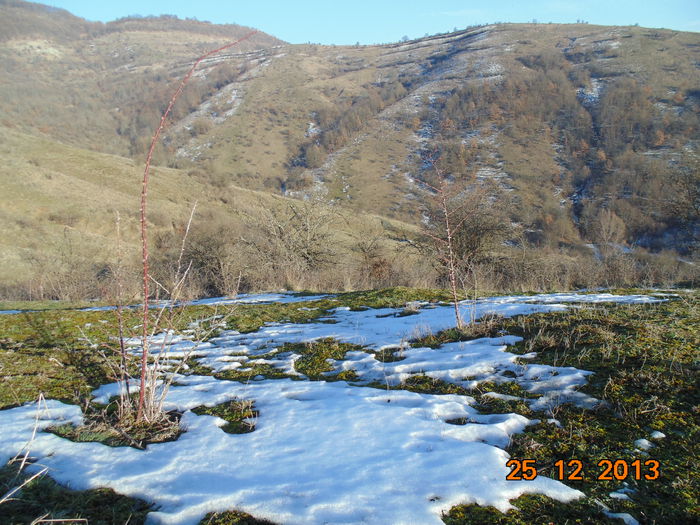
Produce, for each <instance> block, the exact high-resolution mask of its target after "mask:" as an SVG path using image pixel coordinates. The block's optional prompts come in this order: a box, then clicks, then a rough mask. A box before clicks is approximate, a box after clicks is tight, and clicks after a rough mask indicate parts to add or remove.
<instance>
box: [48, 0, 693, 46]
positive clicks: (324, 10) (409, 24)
mask: <svg viewBox="0 0 700 525" xmlns="http://www.w3.org/2000/svg"><path fill="white" fill-rule="evenodd" d="M44 3H47V4H49V5H53V6H55V7H61V8H63V9H67V10H68V11H70V12H71V13H73V14H75V15H78V16H81V17H83V18H87V19H88V20H101V21H103V22H107V21H110V20H114V19H115V18H120V17H123V16H128V15H133V14H139V15H160V14H173V15H178V16H179V17H180V18H186V17H194V18H197V19H199V20H208V21H211V22H215V23H236V24H242V25H247V26H251V27H255V28H258V29H261V30H263V31H265V32H266V33H270V34H272V35H274V36H276V37H278V38H281V39H282V40H286V41H288V42H291V43H304V42H317V43H321V44H354V43H356V42H360V43H361V44H375V43H383V42H395V41H397V40H399V39H401V38H402V37H403V36H404V35H405V36H408V37H410V38H417V37H421V36H423V35H425V34H426V33H428V34H433V33H439V32H445V31H452V30H453V29H454V28H464V27H466V26H468V25H472V24H483V23H492V22H496V21H500V22H531V21H532V20H533V19H537V20H538V21H539V22H555V23H571V22H576V21H577V20H586V21H587V22H589V23H591V24H604V25H631V24H635V23H638V24H639V25H641V26H645V27H664V28H669V29H676V30H680V31H696V32H697V31H700V1H698V0H664V1H658V0H655V1H644V0H636V1H634V0H580V1H573V0H532V1H524V0H520V1H518V0H515V1H513V0H491V1H483V0H478V1H477V0H473V1H469V0H468V1H464V0H462V1H457V0H433V1H432V2H430V1H412V0H404V1H389V0H350V1H344V2H337V1H333V0H287V1H284V0H273V1H265V0H258V1H255V0H248V1H245V2H243V1H239V0H198V1H196V2H192V1H191V0H167V1H166V0H141V1H138V0H121V1H120V2H95V1H94V0H44Z"/></svg>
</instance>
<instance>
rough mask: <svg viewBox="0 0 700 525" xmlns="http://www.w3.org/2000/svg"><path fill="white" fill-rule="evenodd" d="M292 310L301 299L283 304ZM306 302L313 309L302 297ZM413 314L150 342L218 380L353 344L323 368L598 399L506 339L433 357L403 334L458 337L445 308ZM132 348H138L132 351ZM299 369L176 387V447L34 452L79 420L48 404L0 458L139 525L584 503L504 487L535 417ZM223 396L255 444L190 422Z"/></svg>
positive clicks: (60, 444)
mask: <svg viewBox="0 0 700 525" xmlns="http://www.w3.org/2000/svg"><path fill="white" fill-rule="evenodd" d="M257 297H258V298H259V297H260V296H257ZM287 298H289V299H290V300H292V299H296V297H294V298H291V297H288V296H286V295H283V296H282V297H278V299H283V300H284V299H287ZM248 299H250V300H251V301H254V299H255V297H248ZM269 299H270V297H267V299H266V300H269ZM304 299H307V300H308V299H309V298H308V297H307V298H300V299H299V300H304ZM661 300H662V299H655V298H652V297H648V296H641V295H636V296H617V295H611V294H606V293H600V294H591V295H587V294H577V293H568V294H541V295H533V296H505V297H493V298H486V299H480V300H477V301H465V302H463V303H461V304H460V307H461V309H462V313H463V315H464V316H465V318H474V319H479V318H480V317H481V316H483V315H485V314H487V313H490V312H494V313H499V314H501V315H506V316H511V315H521V314H530V313H535V312H549V311H559V310H564V309H566V308H569V307H571V306H572V305H573V304H576V303H591V304H592V303H598V302H621V303H622V302H624V303H649V302H658V301H661ZM210 301H211V300H210ZM207 304H211V303H207ZM412 306H413V309H414V310H416V309H417V312H416V313H414V314H412V315H403V314H404V313H405V312H404V311H403V310H402V309H392V308H384V309H368V310H363V311H351V310H349V309H348V308H336V309H335V310H334V311H333V312H332V313H331V314H330V315H329V316H328V317H327V318H325V319H322V320H320V321H321V322H316V323H306V324H293V323H270V324H268V325H266V326H264V327H262V328H261V329H260V330H258V331H257V332H253V333H249V334H240V333H238V332H235V331H227V332H224V333H222V334H221V335H220V336H219V337H217V338H214V339H212V340H210V341H207V342H204V343H198V342H196V341H192V340H191V339H188V337H187V336H179V335H175V334H160V335H158V336H156V337H155V338H154V341H153V342H154V345H155V343H160V344H161V345H163V344H164V345H165V350H166V353H167V357H176V356H182V355H185V354H187V353H189V352H192V353H193V355H194V356H196V358H197V359H198V360H199V361H200V363H201V364H205V365H207V366H211V367H212V368H215V369H218V370H221V369H226V367H233V368H238V369H245V368H246V367H249V366H250V364H251V363H252V362H254V361H255V360H256V359H257V360H260V359H261V357H260V356H261V355H262V354H268V353H271V351H272V350H277V349H279V347H280V346H282V345H283V343H285V342H304V341H313V340H316V339H320V338H325V337H333V338H335V339H338V340H340V341H346V342H353V343H357V344H361V345H363V347H364V350H366V351H352V352H349V353H348V355H347V358H346V359H345V360H343V361H339V362H332V364H333V367H334V369H335V370H336V371H340V370H342V369H350V368H352V369H353V370H355V371H356V373H357V374H358V376H359V378H360V380H361V381H379V382H380V383H382V384H387V385H389V384H398V383H399V382H400V381H402V380H403V379H405V378H407V377H408V376H409V375H414V374H422V373H424V374H426V375H428V376H431V377H437V378H441V379H444V380H446V381H452V382H456V383H461V384H465V385H470V384H477V383H478V382H479V381H482V380H493V381H496V382H503V381H510V380H512V381H516V382H518V383H519V384H520V385H522V386H523V387H524V388H525V389H526V390H527V391H528V392H530V393H532V394H535V395H537V396H539V397H533V398H532V399H530V398H528V399H524V401H526V402H529V403H531V406H533V408H542V409H547V408H551V407H552V406H554V405H555V404H556V403H560V402H562V401H563V400H568V401H574V402H577V403H579V404H583V405H585V406H590V403H593V402H595V401H596V400H594V399H593V398H589V397H587V396H585V395H584V394H581V393H580V392H578V391H577V390H576V388H577V387H578V386H580V385H582V384H584V383H585V381H586V376H587V375H588V374H590V372H586V371H582V370H577V369H575V368H572V367H551V366H546V365H540V364H534V363H533V364H529V363H527V362H525V363H524V364H520V363H516V362H515V359H516V356H515V354H511V353H509V352H507V351H506V350H507V348H508V345H510V344H513V343H515V342H517V341H518V338H517V337H515V336H510V335H503V336H501V337H496V338H482V339H478V340H474V341H468V342H463V343H449V344H445V345H443V346H442V347H440V348H438V349H429V348H411V347H409V346H408V345H407V344H406V342H407V340H408V339H410V338H415V337H417V336H420V335H423V334H426V333H429V332H436V331H438V330H442V329H444V328H449V327H451V326H453V325H454V317H453V312H452V309H451V307H450V306H448V305H430V304H425V303H419V304H414V305H412ZM129 342H130V344H131V348H132V349H133V350H136V351H137V350H138V347H137V345H138V341H137V340H134V341H129ZM380 349H385V351H387V350H390V351H392V352H393V353H394V355H395V357H396V358H399V359H400V360H398V361H394V362H388V363H385V362H380V361H377V360H376V359H375V357H374V351H376V350H380ZM154 351H155V350H154ZM298 357H299V356H298V355H297V354H295V353H294V352H283V353H280V352H279V351H278V350H277V353H272V357H270V356H269V355H268V356H265V361H264V362H268V363H271V364H273V365H274V366H276V367H279V368H282V369H283V370H285V371H287V372H288V373H295V374H296V375H297V376H299V379H302V380H301V381H300V380H291V379H280V380H267V379H263V378H261V377H260V376H256V377H254V378H252V380H251V381H249V382H248V383H240V382H233V381H225V380H219V379H216V378H213V377H209V376H177V377H176V378H175V379H176V382H175V383H174V384H173V386H172V387H171V388H170V390H169V392H168V395H167V397H166V407H165V408H166V409H178V410H181V411H185V413H184V415H183V418H182V425H183V427H184V428H185V429H186V432H184V433H183V434H182V435H181V436H180V438H179V439H178V440H177V441H174V442H168V443H160V444H153V445H149V446H148V447H147V449H146V450H137V449H134V448H129V447H119V448H113V447H108V446H105V445H102V444H99V443H74V442H71V441H68V440H66V439H63V438H60V437H58V436H56V435H53V434H50V433H46V432H37V434H36V436H35V438H34V439H33V440H32V433H33V430H34V429H35V427H36V428H37V429H38V430H42V429H45V428H46V427H48V426H51V425H56V424H60V423H63V422H72V423H73V424H79V423H80V421H81V420H82V414H81V411H80V409H79V408H78V407H76V406H69V405H65V404H63V403H60V402H58V401H48V402H46V404H45V406H44V405H42V407H45V408H41V409H40V410H38V409H37V408H36V407H35V406H33V405H24V406H21V407H17V408H13V409H9V410H4V411H0V429H2V430H0V461H2V462H6V461H7V460H8V459H10V458H11V457H13V456H14V455H15V454H17V453H18V452H19V451H20V450H23V449H27V448H29V450H30V452H31V455H32V456H33V457H36V458H38V462H37V463H36V464H34V465H32V466H31V467H30V469H32V470H38V469H40V468H43V467H48V468H49V472H50V473H51V476H52V477H53V478H55V479H56V480H57V481H59V482H60V483H64V484H69V485H70V486H71V487H73V488H75V489H87V488H93V487H102V486H107V487H111V488H113V489H114V490H116V491H117V492H120V493H123V494H127V495H131V496H137V497H141V498H144V499H146V500H147V501H151V502H154V503H155V504H156V505H157V506H158V510H157V511H154V512H152V513H150V514H149V522H150V523H163V524H194V523H197V522H198V521H199V520H200V519H201V518H202V517H203V516H204V515H205V514H206V513H207V512H211V511H223V510H227V509H239V510H242V511H245V512H248V513H250V514H252V515H254V516H255V517H257V518H264V519H269V520H273V521H275V522H281V523H288V524H296V523H299V524H302V523H309V524H316V523H376V524H383V523H421V524H431V523H434V524H436V525H437V524H440V523H441V518H440V517H441V514H442V512H445V511H447V510H449V509H450V508H451V507H452V506H454V505H456V504H460V503H472V502H473V503H478V504H480V505H492V506H494V507H496V508H498V509H500V510H501V511H505V510H507V509H509V508H511V504H510V503H509V500H512V499H514V498H517V497H518V496H519V495H521V494H524V493H540V494H545V495H548V496H550V497H552V498H554V499H556V500H559V501H564V502H566V501H571V500H573V499H576V498H578V497H581V496H582V495H583V494H582V493H581V492H579V491H577V490H575V489H572V488H570V487H568V486H566V485H565V484H563V483H561V482H559V481H556V480H554V479H551V478H548V477H546V476H540V477H538V478H537V479H535V480H533V481H506V480H505V477H506V474H507V473H508V470H509V469H508V468H507V467H506V461H507V460H508V458H509V456H508V454H507V453H506V452H505V451H504V450H503V449H504V448H505V447H506V446H507V444H508V442H509V440H510V438H511V436H512V435H513V434H514V433H517V432H521V431H522V430H523V429H524V428H525V427H526V426H527V425H528V424H530V423H533V422H535V421H529V420H528V419H527V418H525V417H523V416H521V415H518V414H512V413H511V414H483V413H480V412H479V411H478V410H476V409H475V408H474V407H473V404H474V399H473V398H472V397H470V396H461V395H428V394H418V393H413V392H408V391H404V390H389V389H377V388H363V387H361V386H356V385H352V384H349V383H346V382H344V381H337V382H325V381H307V380H303V379H304V377H303V376H302V375H301V374H299V373H298V372H295V371H294V366H293V364H294V360H295V359H297V358H298ZM520 357H521V358H525V359H527V358H531V357H534V354H528V355H525V356H520ZM506 371H508V372H509V373H508V374H507V375H504V372H506ZM513 376H515V377H513ZM118 388H119V387H118V385H104V386H102V387H100V388H99V389H98V390H97V391H95V395H96V396H97V397H98V399H99V400H100V401H103V402H104V401H106V400H107V399H109V397H110V396H111V395H115V394H116V393H118ZM492 395H493V397H496V398H499V399H511V398H513V399H519V398H515V396H504V395H502V394H492ZM232 399H247V400H251V401H253V402H254V404H255V408H256V410H258V411H259V415H258V417H257V419H256V421H255V430H254V432H252V433H249V434H241V435H230V434H226V433H225V432H223V430H222V429H221V428H220V427H221V426H223V424H224V421H223V420H221V419H219V418H217V417H214V416H197V415H195V414H194V413H193V412H191V411H189V410H190V409H192V408H194V407H196V406H200V405H209V406H211V405H216V404H219V403H222V402H226V401H229V400H232ZM454 419H464V420H465V421H466V424H464V425H455V424H450V423H447V421H448V420H454ZM28 443H29V444H28ZM27 444H28V445H27ZM619 516H620V517H622V516H621V515H619ZM623 519H626V518H624V517H623ZM629 519H630V520H632V521H631V522H633V518H631V517H629Z"/></svg>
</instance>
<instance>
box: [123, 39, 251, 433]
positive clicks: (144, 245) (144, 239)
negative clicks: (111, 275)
mask: <svg viewBox="0 0 700 525" xmlns="http://www.w3.org/2000/svg"><path fill="white" fill-rule="evenodd" d="M257 32H258V31H251V32H250V33H248V34H247V35H245V36H244V37H242V38H239V39H238V40H236V41H235V42H231V43H230V44H226V45H225V46H221V47H219V48H217V49H214V50H212V51H209V52H208V53H205V54H204V55H202V56H200V57H199V58H198V59H197V60H195V62H194V64H192V67H191V68H190V70H189V71H188V72H187V74H186V75H185V76H184V78H183V79H182V81H181V82H180V85H179V86H178V88H177V90H176V91H175V93H174V94H173V96H172V97H171V98H170V102H169V103H168V107H167V109H166V110H165V112H164V113H163V116H162V117H161V119H160V124H159V125H158V127H157V128H156V131H155V133H154V134H153V139H152V140H151V147H150V148H149V149H148V155H147V156H146V165H145V167H144V171H143V183H142V188H141V218H140V222H141V256H142V264H143V326H142V338H141V339H142V340H141V344H142V352H141V384H140V386H141V390H140V392H139V406H138V413H137V416H136V419H137V420H138V421H141V420H142V419H143V416H144V402H145V397H144V396H145V392H144V391H145V389H146V371H147V361H148V346H149V345H148V296H149V276H148V235H147V227H146V202H147V196H148V176H149V173H150V170H151V160H152V158H153V152H154V151H155V148H156V144H157V143H158V139H159V138H160V134H161V132H162V131H163V129H164V128H165V123H166V120H167V118H168V115H169V114H170V111H171V110H172V108H173V106H174V105H175V101H176V100H177V99H178V97H179V96H180V94H181V93H182V90H183V89H184V87H185V84H187V81H188V80H189V79H190V78H191V77H192V74H193V73H194V70H195V69H196V68H197V66H198V65H199V64H200V62H201V61H202V60H204V59H205V58H208V57H210V56H212V55H214V54H216V53H219V52H221V51H223V50H225V49H228V48H231V47H233V46H235V45H237V44H239V43H240V42H242V41H244V40H247V39H249V38H250V37H252V36H253V35H254V34H256V33H257Z"/></svg>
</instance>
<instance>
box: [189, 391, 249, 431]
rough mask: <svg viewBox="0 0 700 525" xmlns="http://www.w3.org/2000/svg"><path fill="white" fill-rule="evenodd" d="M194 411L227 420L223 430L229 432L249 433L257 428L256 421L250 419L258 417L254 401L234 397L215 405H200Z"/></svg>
mask: <svg viewBox="0 0 700 525" xmlns="http://www.w3.org/2000/svg"><path fill="white" fill-rule="evenodd" d="M192 412H194V413H195V414H197V415H199V416H201V415H205V414H206V415H208V416H217V417H220V418H221V419H224V420H225V421H226V424H225V425H224V426H222V427H221V430H223V431H224V432H226V433H228V434H247V433H249V432H252V431H253V430H255V423H254V422H253V421H250V420H251V419H254V418H256V417H258V414H259V412H258V411H257V410H255V408H254V405H253V402H252V401H242V400H239V399H234V400H232V401H227V402H226V403H221V404H218V405H215V406H213V407H207V406H199V407H195V408H193V409H192Z"/></svg>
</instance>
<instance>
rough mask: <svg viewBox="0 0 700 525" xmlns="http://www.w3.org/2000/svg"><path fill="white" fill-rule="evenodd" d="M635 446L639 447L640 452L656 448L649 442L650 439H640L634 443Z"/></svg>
mask: <svg viewBox="0 0 700 525" xmlns="http://www.w3.org/2000/svg"><path fill="white" fill-rule="evenodd" d="M634 446H635V447H637V448H638V449H639V450H649V449H650V448H652V447H653V446H654V444H653V443H652V442H651V441H649V440H648V439H644V438H642V439H638V440H636V441H635V442H634Z"/></svg>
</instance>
